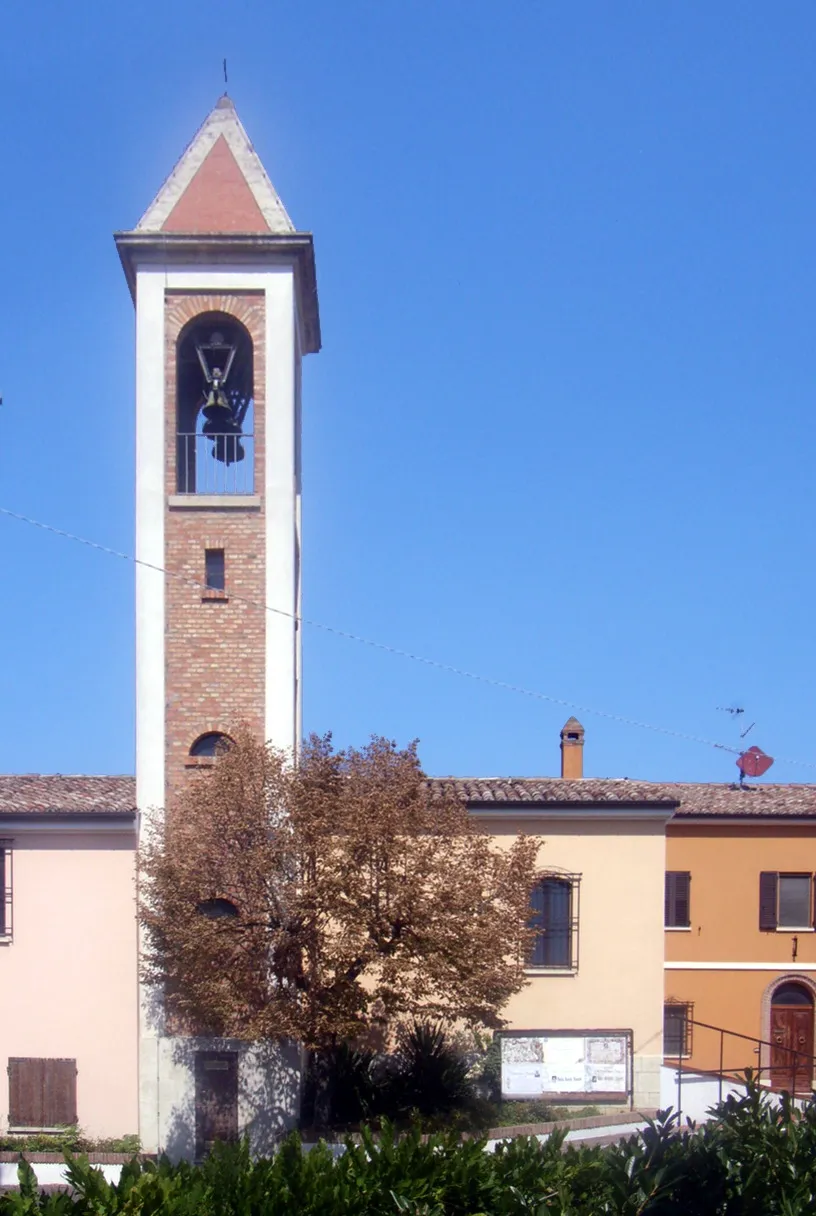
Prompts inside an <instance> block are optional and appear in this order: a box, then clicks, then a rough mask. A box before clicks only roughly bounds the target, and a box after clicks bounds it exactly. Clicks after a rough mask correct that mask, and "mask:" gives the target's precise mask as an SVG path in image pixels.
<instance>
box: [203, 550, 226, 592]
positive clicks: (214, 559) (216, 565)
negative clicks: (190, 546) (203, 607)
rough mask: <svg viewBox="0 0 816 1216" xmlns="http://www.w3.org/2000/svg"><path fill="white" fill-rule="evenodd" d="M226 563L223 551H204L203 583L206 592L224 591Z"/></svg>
mask: <svg viewBox="0 0 816 1216" xmlns="http://www.w3.org/2000/svg"><path fill="white" fill-rule="evenodd" d="M226 577H227V576H226V563H225V561H224V550H223V549H205V550H204V582H205V584H206V587H207V590H208V591H225V590H226V586H227V582H226Z"/></svg>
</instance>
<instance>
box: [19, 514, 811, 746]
mask: <svg viewBox="0 0 816 1216" xmlns="http://www.w3.org/2000/svg"><path fill="white" fill-rule="evenodd" d="M0 515H5V516H6V517H7V518H9V519H16V520H18V521H19V522H20V523H25V524H30V525H31V526H32V527H34V528H39V529H40V530H41V531H43V532H50V533H51V534H52V535H54V536H60V537H62V538H63V539H65V540H72V541H76V543H77V544H80V545H85V546H86V547H87V548H89V549H95V550H96V551H97V552H99V553H105V554H107V555H108V556H109V557H117V558H120V559H121V560H122V561H126V562H132V563H133V565H135V566H142V567H143V568H144V569H147V570H155V571H156V572H157V573H158V574H162V575H164V577H165V578H174V579H177V580H178V581H180V582H182V583H185V584H187V585H188V586H190V587H196V588H200V589H202V590H207V584H206V583H205V582H204V581H203V580H200V579H194V578H190V577H189V576H188V575H186V574H180V573H179V572H177V571H175V570H169V569H167V567H165V566H159V565H157V564H155V563H154V562H148V561H145V560H144V559H143V558H140V557H136V556H134V555H133V554H132V553H122V552H120V550H118V549H111V548H109V547H108V546H107V545H101V544H99V543H98V542H97V541H94V540H89V539H88V538H87V537H84V536H77V535H75V533H73V532H67V531H65V529H64V528H56V527H54V525H53V524H46V523H43V522H42V521H41V520H38V519H32V518H31V517H30V516H28V515H23V514H22V513H21V512H19V511H11V510H10V509H9V508H8V507H0ZM230 599H234V600H238V601H239V602H241V603H244V604H248V605H249V606H250V607H253V608H257V609H259V610H261V611H264V612H271V613H274V614H275V615H276V616H283V617H286V618H288V619H289V620H292V621H296V622H297V623H298V624H299V625H308V626H309V627H310V628H312V629H319V630H321V631H322V632H324V633H330V634H333V635H334V636H335V637H340V638H345V639H346V641H349V642H357V643H358V644H360V645H361V646H369V647H371V648H372V649H374V650H381V651H384V652H385V653H386V654H392V655H396V656H397V657H399V658H403V659H411V660H412V661H413V662H415V663H421V664H423V665H424V666H425V667H431V668H434V669H435V670H437V671H445V672H447V673H448V674H449V675H454V676H459V677H460V678H462V679H466V680H473V681H476V682H477V683H480V684H485V685H487V686H488V687H490V688H501V689H503V690H504V691H505V692H512V693H516V694H517V695H519V696H523V697H530V698H531V699H532V700H535V701H545V702H547V703H548V704H550V705H560V706H561V707H562V708H564V709H570V710H574V711H576V712H577V713H581V714H591V715H592V716H593V717H595V718H604V719H606V720H607V721H609V722H618V723H620V724H621V725H622V726H633V727H636V728H637V729H638V730H648V731H652V732H653V733H654V734H659V735H666V736H668V737H669V738H672V739H682V740H684V741H685V742H687V743H699V744H701V745H702V746H704V747H713V748H716V749H717V750H719V751H723V752H730V753H731V754H732V755H735V756H738V755H740V754H741V752H742V751H743V750H744V749H743V748H739V747H731V746H729V745H728V744H727V743H720V742H718V741H717V740H716V739H707V738H705V737H703V736H701V735H694V734H690V733H689V732H687V731H680V730H673V729H671V727H668V726H655V725H654V724H653V723H651V722H641V721H639V720H638V719H636V718H628V717H626V716H624V715H623V714H615V713H612V712H611V711H609V710H605V709H594V708H593V707H592V706H589V705H581V704H579V703H578V702H576V701H569V700H567V699H566V698H565V697H555V696H552V695H551V694H550V693H546V692H539V691H538V690H536V689H532V688H525V687H524V686H523V685H520V684H511V683H509V682H508V681H506V680H497V679H495V678H493V677H492V676H486V675H482V674H481V673H479V672H475V671H468V670H467V669H466V668H463V667H456V666H455V665H454V664H452V663H443V662H442V661H441V660H439V659H429V658H428V657H427V656H425V655H421V654H414V653H413V652H412V651H410V650H405V649H403V648H402V647H400V646H391V645H389V644H388V643H387V642H377V641H375V640H374V639H373V638H366V637H362V636H361V635H360V634H357V633H350V632H349V631H348V630H346V629H340V628H338V627H337V626H336V625H327V624H325V622H323V621H316V620H312V619H311V618H309V617H304V616H298V615H297V613H294V612H287V611H286V610H285V609H283V608H274V607H273V606H272V605H271V604H267V603H264V602H263V601H261V600H256V599H252V598H250V597H249V596H245V595H237V594H235V593H234V592H232V591H230ZM775 759H776V760H777V761H778V762H779V763H781V764H792V765H795V766H797V767H802V768H814V769H816V763H815V762H811V761H808V760H794V759H790V758H788V757H784V756H777V757H775Z"/></svg>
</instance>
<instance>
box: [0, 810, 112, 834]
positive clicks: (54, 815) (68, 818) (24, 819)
mask: <svg viewBox="0 0 816 1216" xmlns="http://www.w3.org/2000/svg"><path fill="white" fill-rule="evenodd" d="M44 833H47V834H49V835H52V836H111V835H115V836H132V837H133V839H134V842H135V839H136V814H135V812H130V811H111V812H109V813H106V812H104V811H94V812H93V813H90V814H87V815H83V814H82V813H81V812H77V811H71V812H66V813H64V814H60V813H59V812H58V811H43V812H36V811H31V812H28V813H27V814H25V815H3V816H0V837H2V838H3V839H4V840H5V839H12V840H14V841H17V840H19V839H20V838H21V837H24V836H29V835H38V836H39V835H43V834H44Z"/></svg>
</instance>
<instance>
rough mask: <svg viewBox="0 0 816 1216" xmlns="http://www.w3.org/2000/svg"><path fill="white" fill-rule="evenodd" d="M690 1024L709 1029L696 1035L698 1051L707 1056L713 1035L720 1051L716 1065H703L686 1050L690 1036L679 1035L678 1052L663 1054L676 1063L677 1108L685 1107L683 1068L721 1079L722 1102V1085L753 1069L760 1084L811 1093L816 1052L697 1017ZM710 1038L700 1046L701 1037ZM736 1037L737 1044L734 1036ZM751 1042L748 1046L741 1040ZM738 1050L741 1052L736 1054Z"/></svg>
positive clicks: (719, 1093)
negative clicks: (707, 1066) (727, 1027)
mask: <svg viewBox="0 0 816 1216" xmlns="http://www.w3.org/2000/svg"><path fill="white" fill-rule="evenodd" d="M687 1022H688V1026H689V1027H690V1028H694V1029H696V1030H698V1031H704V1032H708V1033H707V1036H701V1035H700V1034H699V1033H698V1034H697V1035H696V1042H695V1055H697V1056H698V1058H699V1057H702V1058H706V1057H708V1055H709V1053H708V1052H707V1051H706V1050H705V1048H706V1047H707V1046H709V1044H711V1037H710V1036H711V1035H714V1036H716V1037H715V1039H714V1044H713V1045H714V1049H715V1052H716V1054H717V1067H716V1068H704V1067H701V1066H700V1065H699V1064H696V1063H693V1062H692V1057H691V1055H690V1054H687V1053H686V1051H685V1045H686V1044H687V1043H688V1044H690V1041H691V1040H690V1036H685V1035H681V1036H680V1052H679V1054H673V1055H668V1054H664V1057H663V1059H664V1060H665V1062H666V1063H668V1064H670V1065H675V1064H676V1066H677V1109H678V1111H682V1108H683V1103H682V1095H683V1072H684V1071H685V1072H686V1073H687V1074H692V1073H694V1074H695V1075H697V1076H702V1077H710V1078H711V1079H712V1080H716V1081H717V1083H718V1088H717V1098H718V1101H720V1102H722V1098H723V1085H724V1084H739V1083H740V1082H743V1081H744V1078H745V1074H746V1073H747V1072H749V1071H750V1072H751V1073H752V1075H753V1076H755V1077H756V1078H757V1079H758V1080H759V1082H760V1084H761V1085H762V1086H763V1087H764V1088H766V1089H770V1090H775V1091H782V1090H787V1091H788V1093H790V1094H792V1095H793V1096H794V1097H796V1096H799V1097H802V1096H810V1094H811V1093H812V1092H813V1078H814V1075H815V1074H816V1056H814V1055H812V1054H810V1053H809V1052H804V1051H799V1050H798V1049H797V1048H795V1047H786V1046H784V1045H782V1044H779V1043H772V1042H771V1041H770V1040H769V1039H757V1038H754V1037H753V1035H749V1034H740V1033H739V1031H736V1030H727V1029H726V1028H725V1027H724V1026H712V1025H711V1024H710V1023H709V1022H699V1021H697V1020H695V1019H694V1018H689V1019H688V1020H687ZM701 1037H703V1038H706V1037H707V1042H705V1043H704V1046H703V1047H702V1048H701V1046H700V1039H701ZM732 1039H735V1040H737V1047H736V1048H735V1047H734V1046H733V1044H732V1043H731V1040H732ZM748 1043H750V1044H752V1047H751V1049H750V1051H749V1049H748V1047H747V1046H746V1047H744V1048H743V1047H742V1044H748ZM738 1052H739V1055H738V1054H737V1053H738Z"/></svg>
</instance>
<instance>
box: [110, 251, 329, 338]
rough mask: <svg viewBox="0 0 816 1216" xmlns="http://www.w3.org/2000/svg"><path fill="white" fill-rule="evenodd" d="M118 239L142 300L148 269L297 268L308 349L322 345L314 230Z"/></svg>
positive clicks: (133, 288) (126, 269)
mask: <svg viewBox="0 0 816 1216" xmlns="http://www.w3.org/2000/svg"><path fill="white" fill-rule="evenodd" d="M113 239H114V241H115V242H116V248H117V251H118V253H119V260H120V261H121V263H122V269H123V270H124V272H125V278H126V279H127V283H128V287H129V289H130V294H131V298H132V299H133V301H134V303H135V302H136V273H137V271H138V270H139V269H142V268H145V267H157V266H158V267H163V268H164V269H166V270H167V271H168V272H170V271H172V270H176V269H178V268H180V267H186V266H203V265H206V266H214V265H223V266H258V265H259V264H263V263H268V264H269V265H274V264H275V263H278V264H286V265H291V266H294V269H295V282H296V284H297V292H298V308H299V312H300V316H301V319H302V323H303V353H304V354H306V355H310V354H316V353H317V352H318V351H319V350H320V347H321V334H320V310H319V307H318V299H317V271H316V268H315V256H314V240H313V237H312V234H311V233H310V232H294V233H291V234H277V233H276V234H272V233H270V234H269V235H265V234H253V233H242V232H240V233H213V234H212V235H207V234H204V235H201V234H198V233H183V232H181V233H178V232H172V233H171V232H115V233H114V234H113Z"/></svg>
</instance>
